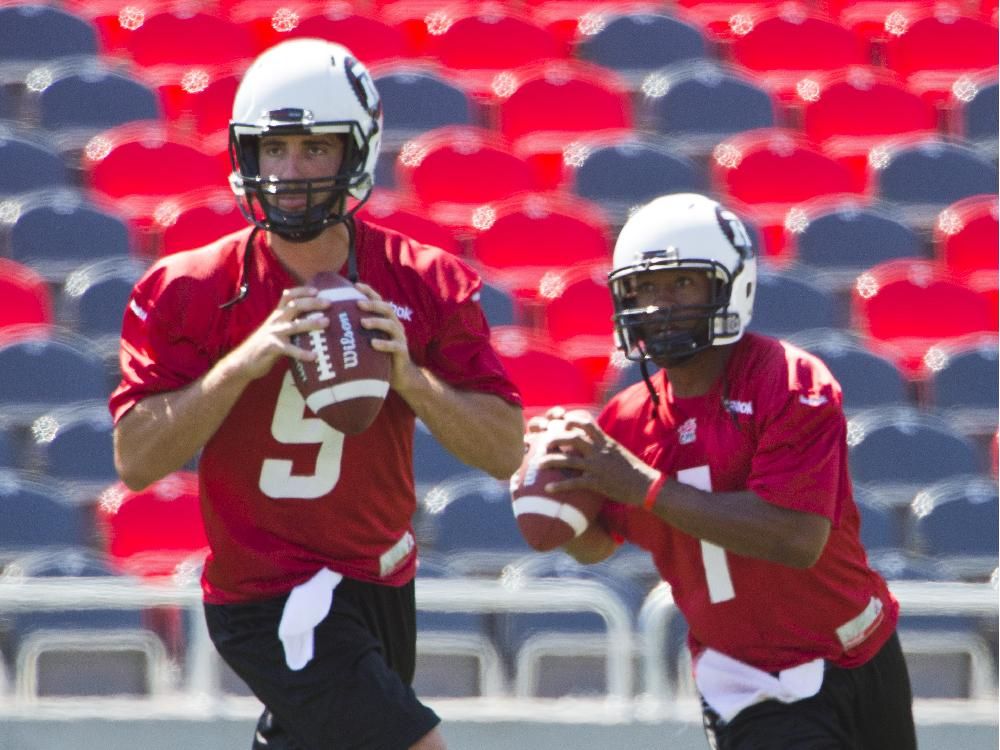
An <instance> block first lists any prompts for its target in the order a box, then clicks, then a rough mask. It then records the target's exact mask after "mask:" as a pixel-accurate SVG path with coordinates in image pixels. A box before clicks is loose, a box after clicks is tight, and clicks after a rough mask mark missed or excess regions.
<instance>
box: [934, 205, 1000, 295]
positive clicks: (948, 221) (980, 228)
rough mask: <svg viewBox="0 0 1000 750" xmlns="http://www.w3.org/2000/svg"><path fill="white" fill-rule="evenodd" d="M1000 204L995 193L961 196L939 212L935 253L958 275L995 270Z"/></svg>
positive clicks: (935, 227)
mask: <svg viewBox="0 0 1000 750" xmlns="http://www.w3.org/2000/svg"><path fill="white" fill-rule="evenodd" d="M998 214H1000V207H998V204H997V196H996V195H975V196H972V197H971V198H963V199H962V200H960V201H957V202H956V203H953V204H952V205H950V206H948V207H947V208H946V209H944V210H943V211H942V212H941V213H939V214H938V218H937V222H936V223H935V225H934V238H933V242H934V254H935V255H936V256H937V258H938V259H939V260H941V261H943V262H944V264H945V266H947V267H948V269H949V270H950V271H951V272H952V273H954V274H956V275H958V276H969V275H970V274H978V273H980V272H988V273H992V274H994V275H995V274H996V273H997V267H998V265H1000V260H998V253H1000V249H998V248H1000V242H998V237H1000V224H998Z"/></svg>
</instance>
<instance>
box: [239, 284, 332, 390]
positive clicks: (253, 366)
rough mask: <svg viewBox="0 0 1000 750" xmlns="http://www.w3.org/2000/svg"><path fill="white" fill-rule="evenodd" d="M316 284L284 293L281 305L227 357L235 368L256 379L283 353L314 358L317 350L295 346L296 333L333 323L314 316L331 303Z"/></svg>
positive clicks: (266, 371)
mask: <svg viewBox="0 0 1000 750" xmlns="http://www.w3.org/2000/svg"><path fill="white" fill-rule="evenodd" d="M318 293H319V292H318V291H317V290H316V289H313V288H312V287H306V286H298V287H293V288H291V289H286V290H285V291H283V292H282V293H281V299H280V300H278V304H277V306H276V307H275V308H274V310H273V311H272V312H271V314H270V315H268V316H267V318H266V319H265V320H264V322H263V323H261V324H260V326H259V327H258V328H257V330H255V331H254V332H253V333H251V334H250V335H249V336H247V337H246V339H244V341H243V343H242V344H240V345H239V346H238V347H236V348H235V349H234V350H233V351H232V352H230V353H229V355H228V356H227V359H228V360H229V363H228V364H230V365H231V366H232V367H233V369H234V370H235V371H237V372H238V373H239V374H240V375H241V376H242V377H245V378H247V379H248V380H256V379H257V378H261V377H263V376H264V375H266V374H267V373H269V372H270V371H271V368H272V367H273V366H274V363H275V362H276V361H277V360H278V358H279V357H283V356H284V357H291V358H292V359H302V360H313V359H315V357H316V355H315V354H313V352H311V351H309V350H307V349H302V348H301V347H298V346H295V345H294V344H293V343H292V336H294V335H296V334H299V333H305V332H307V331H318V330H321V329H323V328H325V327H326V326H327V325H329V320H328V319H327V318H326V316H325V315H317V316H315V317H310V315H309V314H310V313H314V312H322V311H323V310H325V309H326V308H327V307H329V306H330V302H329V301H328V300H325V299H322V298H320V297H319V296H317V295H318Z"/></svg>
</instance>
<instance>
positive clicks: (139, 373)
mask: <svg viewBox="0 0 1000 750" xmlns="http://www.w3.org/2000/svg"><path fill="white" fill-rule="evenodd" d="M381 136H382V107H381V103H380V99H379V95H378V92H377V91H376V89H375V86H374V84H373V82H372V79H371V77H370V74H369V73H368V71H367V70H366V68H365V66H364V65H362V64H361V63H360V62H359V61H358V60H356V59H355V58H354V57H353V56H352V55H351V53H350V52H349V51H348V50H347V49H346V48H344V47H343V46H340V45H337V44H333V43H329V42H326V41H321V40H317V39H299V40H293V41H288V42H284V43H282V44H279V45H277V46H275V47H272V48H271V49H269V50H267V51H265V52H264V53H262V54H261V55H260V57H259V58H258V59H257V60H256V61H255V62H254V63H253V65H252V66H251V67H250V68H249V69H248V70H247V72H246V74H245V76H244V77H243V79H242V81H241V83H240V86H239V89H238V91H237V94H236V97H235V101H234V105H233V117H232V122H231V125H230V156H231V161H232V166H233V172H232V176H231V184H232V188H233V190H234V192H235V194H236V196H237V199H238V200H239V203H240V205H241V208H242V210H243V212H244V214H245V216H246V218H247V220H248V222H249V223H250V225H251V226H248V227H247V228H246V229H245V230H243V231H240V232H237V233H234V234H231V235H228V236H225V237H222V238H221V239H219V240H218V241H217V242H214V243H212V244H210V245H208V246H206V247H203V248H200V249H195V250H192V251H188V252H183V253H178V254H174V255H170V256H168V257H165V258H163V259H161V260H160V261H159V262H157V263H155V264H154V265H153V266H152V267H151V268H150V269H149V271H148V272H147V273H146V274H145V275H144V277H143V278H142V279H141V280H140V281H139V282H138V283H137V284H136V286H135V289H134V291H133V293H132V296H131V299H130V301H129V303H128V309H127V311H126V316H125V320H124V323H123V329H122V338H121V354H120V362H121V372H122V379H121V384H120V385H119V387H118V388H117V389H116V390H115V392H114V393H113V394H112V396H111V400H110V408H111V412H112V414H113V416H114V420H115V432H114V437H115V461H116V466H117V469H118V472H119V474H120V475H121V478H122V480H123V481H124V482H125V484H127V485H128V486H129V487H132V488H141V487H144V486H146V485H148V484H149V483H151V482H153V481H155V480H157V479H159V478H161V477H163V476H165V475H166V474H168V473H170V472H173V471H175V470H177V469H179V468H181V467H182V466H185V465H186V464H187V463H188V462H189V461H191V460H192V459H193V458H194V457H195V456H196V455H197V454H200V458H199V463H198V473H199V479H200V492H201V504H202V509H203V515H204V521H205V527H206V531H207V534H208V539H209V542H210V546H211V551H210V553H209V555H208V558H207V560H206V562H205V567H204V572H203V575H202V587H203V590H204V599H205V615H206V618H207V622H208V627H209V631H210V633H211V636H212V639H213V641H214V643H215V644H216V647H217V648H218V650H219V652H220V653H221V655H222V657H223V658H224V659H225V660H226V661H227V662H228V663H229V664H230V666H232V668H233V669H234V670H235V672H236V673H237V674H239V675H240V677H242V678H243V680H245V682H246V683H247V684H248V685H249V686H250V688H251V689H252V690H253V692H254V693H255V694H256V695H257V697H258V698H259V699H260V700H261V701H262V702H263V703H264V705H265V707H266V710H265V711H264V713H263V715H262V716H261V719H260V721H259V723H258V727H257V732H256V735H255V738H254V740H253V745H252V746H253V747H254V748H270V749H272V750H274V749H277V750H284V749H285V748H290V749H291V748H294V749H295V750H331V749H333V748H369V749H372V750H375V749H381V750H399V749H400V748H418V749H419V750H441V749H442V748H444V747H445V742H444V739H443V736H442V734H441V732H440V730H439V729H438V727H437V725H438V723H439V719H438V717H437V716H436V715H435V714H434V712H433V711H432V710H431V709H429V708H428V707H426V706H424V705H423V704H422V703H421V702H420V701H419V700H418V699H417V698H416V696H415V695H414V692H413V689H412V687H411V680H412V677H413V671H414V662H415V641H416V633H415V618H416V612H415V602H414V585H413V578H414V574H415V572H416V566H417V551H416V548H415V542H414V534H413V527H412V516H413V514H414V512H415V509H416V499H415V494H414V481H413V466H412V444H413V431H414V425H415V419H416V418H420V419H421V420H423V422H424V423H426V425H427V427H428V428H429V429H430V431H431V433H432V434H433V435H434V436H435V437H436V438H437V439H438V440H439V441H440V442H441V443H442V444H443V445H444V446H445V447H446V448H448V449H450V450H451V451H452V452H453V453H454V454H455V455H456V456H458V457H459V458H460V459H462V460H463V461H465V462H466V463H468V464H470V465H472V466H474V467H477V468H479V469H482V470H484V471H486V472H488V473H490V474H491V475H493V476H496V477H499V478H503V479H506V478H507V477H509V476H510V474H512V473H513V472H514V470H515V469H516V468H517V466H518V463H519V462H520V458H521V453H522V434H523V430H524V424H523V419H522V413H521V407H520V397H519V394H518V392H517V389H516V388H515V386H514V385H513V383H512V382H511V381H510V380H509V379H508V377H507V375H506V374H505V372H504V368H503V366H502V365H501V363H500V360H499V359H498V357H497V355H496V354H495V352H494V351H493V349H492V348H491V347H490V344H489V330H488V327H487V324H486V321H485V318H484V315H483V312H482V310H481V309H480V307H479V304H478V303H477V302H476V301H475V299H476V295H477V292H478V290H479V289H480V286H481V282H480V279H479V278H478V276H477V275H476V274H475V273H474V272H473V271H472V270H471V269H470V268H469V267H467V266H466V265H464V264H463V263H462V262H461V261H459V260H458V259H456V258H455V257H454V256H452V255H450V254H448V253H446V252H444V251H441V250H439V249H437V248H432V247H427V246H423V245H420V244H418V243H416V242H414V241H412V240H411V239H409V238H407V237H404V236H401V235H399V234H395V233H392V232H387V231H383V230H381V229H378V228H376V227H374V226H370V225H367V224H365V223H364V222H363V221H361V220H358V219H357V218H356V217H355V213H356V211H357V209H358V207H359V206H360V205H361V204H362V203H363V202H364V200H365V199H366V198H367V197H368V195H369V193H370V191H371V189H372V181H373V175H374V172H375V163H376V160H377V158H378V152H379V143H380V139H381ZM320 271H334V272H339V273H340V274H341V275H343V276H345V277H347V278H350V279H351V280H352V281H353V280H357V282H358V283H357V288H358V289H360V290H361V291H362V292H363V293H364V294H365V295H366V299H365V300H364V301H361V302H359V303H358V304H359V306H360V307H361V309H362V310H363V311H364V312H365V315H366V317H365V318H364V319H363V323H362V324H363V325H364V326H365V327H367V328H369V329H372V330H373V331H381V332H382V333H383V334H384V338H383V339H374V340H373V344H372V345H373V346H374V347H375V348H377V349H381V350H382V351H386V352H389V353H390V355H391V361H392V365H391V374H390V391H389V394H388V396H387V397H386V400H385V402H384V404H383V406H382V409H381V411H380V413H379V414H378V417H377V418H376V420H375V422H374V424H373V425H372V426H371V427H370V428H368V429H367V430H366V431H365V432H362V433H360V434H357V435H350V436H345V435H344V434H342V433H340V432H337V431H336V430H334V429H333V428H332V427H330V426H328V425H327V424H326V423H324V422H322V421H321V420H319V419H317V418H316V417H315V416H313V415H311V413H310V412H309V411H308V410H307V409H306V408H305V402H304V401H303V398H302V395H301V394H300V392H299V391H298V390H297V388H296V386H295V384H294V382H293V378H292V375H291V373H290V371H289V364H290V363H291V362H292V361H293V360H296V359H310V358H312V357H313V356H314V355H313V354H312V353H310V352H309V351H307V350H305V349H302V348H299V347H296V346H294V345H293V343H292V340H291V339H292V337H293V336H294V335H295V334H297V333H301V332H304V331H312V330H319V329H321V328H323V327H325V325H326V324H327V322H328V321H327V320H326V319H325V317H324V316H323V315H322V312H323V311H324V310H325V309H326V307H327V305H328V303H327V302H325V301H324V300H322V299H321V298H320V297H319V296H318V294H317V290H316V289H313V288H310V287H309V286H308V285H307V282H308V280H309V279H311V278H312V277H313V276H314V275H315V274H316V273H317V272H320ZM317 312H318V313H320V315H319V316H316V315H311V314H312V313H317Z"/></svg>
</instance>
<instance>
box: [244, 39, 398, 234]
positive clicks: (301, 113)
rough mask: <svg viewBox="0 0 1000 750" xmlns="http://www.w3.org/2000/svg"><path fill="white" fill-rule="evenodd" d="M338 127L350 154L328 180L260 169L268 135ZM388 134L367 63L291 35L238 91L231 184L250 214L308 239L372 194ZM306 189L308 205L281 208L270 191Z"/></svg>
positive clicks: (255, 67) (281, 231) (269, 226)
mask: <svg viewBox="0 0 1000 750" xmlns="http://www.w3.org/2000/svg"><path fill="white" fill-rule="evenodd" d="M275 133H281V134H287V135H298V134H309V133H323V134H325V133H339V134H342V135H343V137H344V140H345V144H344V145H345V148H344V160H343V163H342V165H341V167H340V170H339V171H338V173H337V174H335V175H330V176H329V177H324V178H322V179H295V180H284V179H282V180H279V179H274V178H270V177H268V176H266V175H262V174H261V173H260V167H259V161H258V147H259V143H260V139H261V136H264V135H266V134H275ZM381 140H382V101H381V99H380V97H379V95H378V91H376V89H375V84H374V82H373V81H372V78H371V75H370V74H369V72H368V70H367V68H365V66H364V65H363V64H362V63H360V62H359V61H358V60H357V59H355V58H354V56H353V55H352V54H351V51H350V50H349V49H347V48H346V47H344V46H342V45H339V44H334V43H333V42H327V41H324V40H322V39H293V40H290V41H287V42H282V43H281V44H277V45H275V46H274V47H271V48H270V49H268V50H265V51H264V52H263V53H262V54H261V55H260V56H259V57H258V58H257V59H256V60H255V61H254V62H253V64H252V65H251V66H250V68H249V69H247V72H246V74H245V75H244V76H243V80H242V81H241V82H240V85H239V88H238V90H237V91H236V98H235V100H234V102H233V118H232V120H231V121H230V125H229V157H230V162H231V163H232V167H233V172H232V175H230V184H231V185H232V188H233V192H234V193H236V197H237V200H238V202H239V204H240V209H241V210H242V211H243V214H244V215H245V216H246V217H247V219H248V220H249V221H250V222H252V223H253V224H255V225H256V226H258V227H260V228H261V229H266V230H268V231H272V232H275V233H277V234H279V235H281V236H282V237H287V238H288V239H291V240H297V241H306V240H310V239H312V238H314V237H316V236H318V235H319V233H320V232H322V231H323V229H324V228H326V227H327V226H330V225H332V224H337V223H339V222H342V221H345V220H347V219H349V218H350V217H352V216H353V215H354V212H355V211H357V209H358V208H360V206H361V204H362V203H364V201H365V200H367V198H368V196H369V194H370V193H371V190H372V185H373V182H374V176H375V162H376V161H377V159H378V152H379V145H380V144H381ZM278 195H302V196H305V198H306V208H305V210H304V211H300V212H295V213H291V212H288V211H282V210H280V209H279V208H277V206H276V205H275V204H274V203H273V202H270V201H268V200H267V198H268V196H278Z"/></svg>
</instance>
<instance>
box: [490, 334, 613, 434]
mask: <svg viewBox="0 0 1000 750" xmlns="http://www.w3.org/2000/svg"><path fill="white" fill-rule="evenodd" d="M492 341H493V345H494V346H495V347H496V350H497V353H498V354H499V356H500V360H501V361H502V362H503V365H504V368H505V369H506V370H507V374H508V375H509V376H510V378H511V379H512V380H513V381H514V383H515V384H516V385H517V387H518V389H519V390H520V391H521V398H522V399H523V400H524V408H525V413H526V416H528V417H531V416H534V415H536V414H541V413H543V412H544V411H545V410H546V409H548V408H549V407H551V406H557V405H562V406H567V407H588V406H592V405H593V404H594V403H595V396H596V393H597V384H596V381H595V380H594V379H593V378H591V377H589V376H588V375H587V374H586V373H585V372H584V370H583V369H582V368H580V367H578V366H577V365H575V364H574V363H573V362H572V361H571V360H570V359H568V358H567V357H564V356H562V355H560V353H559V351H558V350H557V349H556V347H555V345H554V344H553V343H552V342H551V341H548V340H547V339H546V338H545V337H543V336H539V335H538V334H535V333H532V332H531V331H528V330H526V329H524V328H520V327H517V326H498V327H496V328H494V329H493V332H492Z"/></svg>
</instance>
